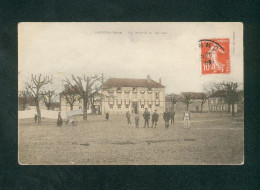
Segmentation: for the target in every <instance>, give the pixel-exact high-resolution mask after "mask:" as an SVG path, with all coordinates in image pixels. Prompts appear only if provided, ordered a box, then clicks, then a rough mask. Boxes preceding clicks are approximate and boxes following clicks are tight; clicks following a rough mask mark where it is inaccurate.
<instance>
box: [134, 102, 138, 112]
mask: <svg viewBox="0 0 260 190" xmlns="http://www.w3.org/2000/svg"><path fill="white" fill-rule="evenodd" d="M133 111H134V113H135V114H136V113H138V104H137V102H133Z"/></svg>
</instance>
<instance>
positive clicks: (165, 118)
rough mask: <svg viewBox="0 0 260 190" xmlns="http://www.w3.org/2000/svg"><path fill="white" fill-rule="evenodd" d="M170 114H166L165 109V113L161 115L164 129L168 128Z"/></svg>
mask: <svg viewBox="0 0 260 190" xmlns="http://www.w3.org/2000/svg"><path fill="white" fill-rule="evenodd" d="M170 117H171V116H170V113H169V112H168V109H166V111H165V112H164V113H163V119H164V122H165V128H167V129H168V128H169V121H170Z"/></svg>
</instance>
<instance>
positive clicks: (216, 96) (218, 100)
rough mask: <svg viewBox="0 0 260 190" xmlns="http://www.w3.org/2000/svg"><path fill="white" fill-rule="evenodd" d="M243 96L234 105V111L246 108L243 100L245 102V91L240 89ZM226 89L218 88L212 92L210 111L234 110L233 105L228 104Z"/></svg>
mask: <svg viewBox="0 0 260 190" xmlns="http://www.w3.org/2000/svg"><path fill="white" fill-rule="evenodd" d="M238 93H240V96H241V101H240V102H237V103H236V104H235V105H234V112H235V113H236V112H238V111H242V110H243V109H244V106H243V102H244V96H243V94H244V91H239V92H238ZM225 96H226V91H225V90H218V91H216V92H214V93H212V94H211V95H210V96H209V110H210V111H216V112H217V111H223V112H232V106H231V105H230V106H229V105H228V104H227V103H226V102H225Z"/></svg>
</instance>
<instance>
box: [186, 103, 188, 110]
mask: <svg viewBox="0 0 260 190" xmlns="http://www.w3.org/2000/svg"><path fill="white" fill-rule="evenodd" d="M186 109H187V111H188V110H189V103H187V107H186Z"/></svg>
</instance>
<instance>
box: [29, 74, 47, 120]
mask: <svg viewBox="0 0 260 190" xmlns="http://www.w3.org/2000/svg"><path fill="white" fill-rule="evenodd" d="M51 83H52V77H49V76H42V75H41V74H39V75H34V74H32V76H31V80H30V82H27V83H26V84H25V85H26V90H27V92H28V93H29V94H30V95H31V96H33V98H34V100H35V105H36V110H37V116H38V123H41V110H40V104H39V103H40V99H41V97H42V94H43V90H44V86H46V85H47V84H51Z"/></svg>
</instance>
